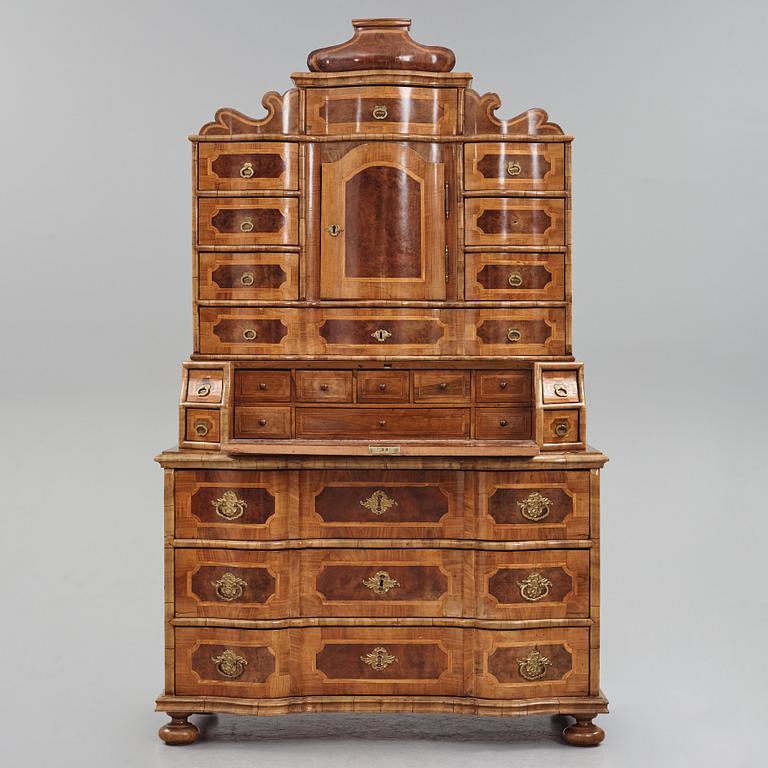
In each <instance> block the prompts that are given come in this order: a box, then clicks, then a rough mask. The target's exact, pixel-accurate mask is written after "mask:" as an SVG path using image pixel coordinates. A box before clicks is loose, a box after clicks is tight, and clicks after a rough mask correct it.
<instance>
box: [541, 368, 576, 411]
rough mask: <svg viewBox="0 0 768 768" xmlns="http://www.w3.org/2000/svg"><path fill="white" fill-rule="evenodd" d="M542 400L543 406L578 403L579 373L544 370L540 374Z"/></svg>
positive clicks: (571, 370)
mask: <svg viewBox="0 0 768 768" xmlns="http://www.w3.org/2000/svg"><path fill="white" fill-rule="evenodd" d="M541 389H542V399H543V402H544V404H545V405H552V404H555V403H580V402H582V399H583V398H582V396H581V393H580V387H579V371H578V370H575V369H570V370H561V371H558V370H554V369H545V370H543V371H542V373H541Z"/></svg>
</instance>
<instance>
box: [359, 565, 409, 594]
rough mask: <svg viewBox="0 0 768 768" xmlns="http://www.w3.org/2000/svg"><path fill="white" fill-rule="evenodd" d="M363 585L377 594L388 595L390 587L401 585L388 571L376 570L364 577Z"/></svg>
mask: <svg viewBox="0 0 768 768" xmlns="http://www.w3.org/2000/svg"><path fill="white" fill-rule="evenodd" d="M363 586H365V587H368V589H370V590H371V592H375V593H376V594H377V595H386V594H387V592H389V590H390V589H394V588H395V587H399V586H400V582H399V581H398V580H397V579H393V578H392V577H391V576H390V575H389V574H388V573H387V572H386V571H376V573H374V574H373V576H369V577H368V578H367V579H363Z"/></svg>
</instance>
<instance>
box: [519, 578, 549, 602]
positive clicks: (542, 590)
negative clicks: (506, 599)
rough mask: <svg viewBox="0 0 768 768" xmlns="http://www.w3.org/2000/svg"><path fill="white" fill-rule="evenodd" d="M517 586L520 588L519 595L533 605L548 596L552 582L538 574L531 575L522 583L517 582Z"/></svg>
mask: <svg viewBox="0 0 768 768" xmlns="http://www.w3.org/2000/svg"><path fill="white" fill-rule="evenodd" d="M517 586H518V587H520V595H521V596H522V597H523V599H524V600H529V601H530V602H532V603H535V602H536V601H537V600H542V599H543V598H545V597H546V596H547V595H548V594H549V588H550V587H551V586H552V582H551V581H550V580H549V579H548V578H546V576H542V575H541V574H540V573H532V574H531V575H530V576H528V577H527V578H525V579H523V580H522V581H518V582H517Z"/></svg>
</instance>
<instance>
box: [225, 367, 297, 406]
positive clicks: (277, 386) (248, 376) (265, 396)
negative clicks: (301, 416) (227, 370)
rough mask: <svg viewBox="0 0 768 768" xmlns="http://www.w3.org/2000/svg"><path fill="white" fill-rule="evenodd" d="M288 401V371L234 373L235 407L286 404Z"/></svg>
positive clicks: (289, 398)
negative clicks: (254, 404) (257, 404)
mask: <svg viewBox="0 0 768 768" xmlns="http://www.w3.org/2000/svg"><path fill="white" fill-rule="evenodd" d="M290 400H291V372H290V371H235V404H236V405H247V404H248V403H287V402H290Z"/></svg>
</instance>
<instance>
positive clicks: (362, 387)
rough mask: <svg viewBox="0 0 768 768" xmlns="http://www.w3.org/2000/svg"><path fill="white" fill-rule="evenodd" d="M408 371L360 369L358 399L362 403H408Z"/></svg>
mask: <svg viewBox="0 0 768 768" xmlns="http://www.w3.org/2000/svg"><path fill="white" fill-rule="evenodd" d="M408 393H409V387H408V371H360V372H359V373H358V374H357V399H358V402H360V403H407V402H408Z"/></svg>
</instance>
